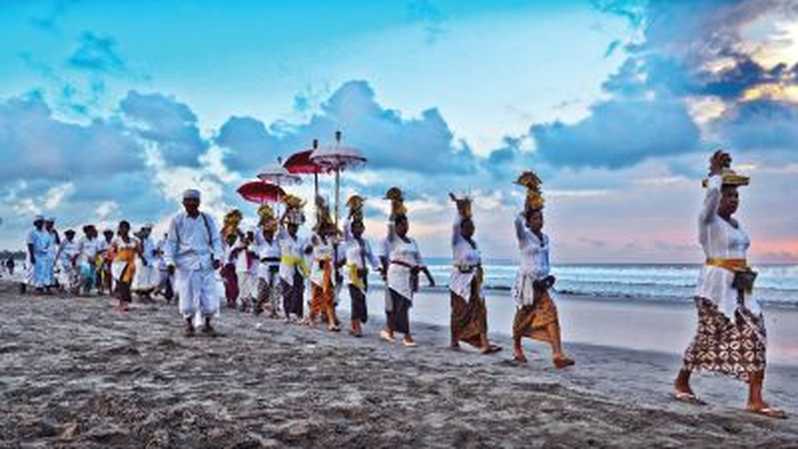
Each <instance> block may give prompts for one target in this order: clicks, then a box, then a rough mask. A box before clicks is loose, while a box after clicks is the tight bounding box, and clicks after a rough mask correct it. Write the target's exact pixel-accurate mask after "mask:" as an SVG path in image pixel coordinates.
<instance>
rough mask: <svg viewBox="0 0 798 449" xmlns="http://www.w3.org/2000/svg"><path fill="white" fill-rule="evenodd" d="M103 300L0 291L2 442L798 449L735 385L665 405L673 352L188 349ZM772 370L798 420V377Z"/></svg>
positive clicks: (258, 341)
mask: <svg viewBox="0 0 798 449" xmlns="http://www.w3.org/2000/svg"><path fill="white" fill-rule="evenodd" d="M111 304H112V303H111V301H110V300H109V299H108V298H79V299H63V298H58V297H34V296H24V297H21V296H19V295H18V294H16V292H15V289H14V287H13V286H11V285H9V284H0V447H3V448H5V447H8V448H17V447H20V448H23V447H24V448H34V447H41V448H51V447H55V448H59V447H62V448H109V447H125V448H127V447H130V448H167V447H169V448H195V447H201V448H261V447H289V446H293V447H319V448H320V447H332V448H344V447H358V448H394V447H441V448H444V447H465V448H477V447H484V448H503V447H506V448H513V447H518V448H521V447H523V448H536V447H546V448H557V447H622V448H633V447H641V448H642V447H647V448H648V447H719V446H721V445H722V446H723V447H726V448H732V447H750V446H755V445H756V446H759V447H768V448H772V447H798V420H796V419H790V420H787V421H775V420H770V419H766V418H761V417H757V416H752V415H750V414H747V413H745V412H743V411H742V410H741V406H742V400H743V398H744V386H743V385H742V384H741V383H739V382H737V381H734V380H730V379H724V378H716V377H702V378H698V379H696V385H695V386H696V388H697V389H698V390H699V391H700V392H701V393H702V394H703V395H704V397H705V398H706V399H707V400H709V401H710V402H711V403H712V404H713V405H710V406H707V407H694V406H689V405H685V404H681V403H677V402H675V401H673V400H671V399H669V397H668V393H669V392H670V381H671V378H672V376H673V374H674V373H675V370H676V369H677V368H678V366H679V361H678V357H676V356H674V355H669V354H664V353H656V352H643V351H634V350H628V349H618V348H610V347H603V346H591V345H584V344H572V345H569V350H570V352H571V354H572V355H574V356H575V357H576V359H577V363H578V364H577V366H576V367H574V368H570V369H567V370H565V371H556V370H554V369H553V368H552V367H551V364H550V362H549V360H548V357H549V353H548V349H547V348H545V347H544V346H542V345H539V344H528V345H527V349H528V357H529V358H530V363H529V365H528V366H523V367H518V366H516V365H515V364H514V363H512V362H511V361H510V360H509V358H510V356H511V353H510V350H509V349H510V348H509V341H507V339H506V338H503V337H497V338H496V339H497V340H498V341H499V343H501V344H503V345H504V346H505V351H503V352H501V353H499V354H498V355H493V356H480V355H478V354H476V353H475V352H474V351H471V350H464V351H462V352H459V353H455V352H452V351H450V350H448V349H446V345H447V343H448V334H449V331H448V329H447V328H441V327H438V326H431V325H424V324H418V323H415V324H414V330H415V333H416V338H417V340H418V342H419V344H420V347H418V348H414V349H406V348H403V347H402V346H401V345H398V344H395V345H390V344H387V343H383V342H381V341H380V340H378V339H377V338H376V333H377V330H378V329H379V326H380V324H381V322H379V320H377V319H373V320H372V321H370V322H369V324H368V326H367V331H368V333H369V335H368V336H367V337H366V338H363V339H353V338H352V337H349V336H348V335H346V334H345V333H341V334H330V333H327V332H326V331H322V330H319V329H316V330H313V329H308V328H305V327H299V326H288V325H285V324H283V323H282V322H280V321H271V320H267V319H262V318H261V319H256V318H254V317H252V316H251V315H248V314H240V313H237V312H231V311H227V310H225V311H223V316H222V317H221V319H220V320H219V323H218V329H219V331H220V332H222V333H223V334H224V335H223V336H221V337H218V338H207V337H197V338H193V339H186V338H184V337H182V334H181V322H180V318H179V317H178V316H177V311H176V307H175V306H174V305H172V306H165V305H163V304H158V305H142V304H136V305H135V306H134V308H133V310H132V311H131V312H129V313H127V314H122V313H118V312H115V311H113V310H112V309H111ZM370 306H371V307H372V310H371V311H372V313H375V314H376V313H377V312H379V310H380V306H381V305H380V303H379V301H375V300H373V299H372V300H370ZM417 318H418V317H417ZM768 375H769V379H768V396H769V397H770V398H771V400H772V401H773V402H774V403H776V404H778V405H779V406H781V407H784V408H786V409H787V410H788V411H792V412H793V413H798V398H797V397H796V396H798V395H796V392H798V391H797V390H796V387H795V385H798V369H796V368H794V367H787V366H778V365H776V366H773V367H771V368H769V373H768Z"/></svg>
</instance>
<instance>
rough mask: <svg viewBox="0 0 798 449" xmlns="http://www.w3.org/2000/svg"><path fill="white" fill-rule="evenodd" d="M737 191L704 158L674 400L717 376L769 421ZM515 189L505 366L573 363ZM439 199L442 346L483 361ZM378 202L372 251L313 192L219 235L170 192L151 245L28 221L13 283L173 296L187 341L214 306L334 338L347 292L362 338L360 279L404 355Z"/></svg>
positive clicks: (483, 322) (465, 250) (227, 223)
mask: <svg viewBox="0 0 798 449" xmlns="http://www.w3.org/2000/svg"><path fill="white" fill-rule="evenodd" d="M748 182H749V179H748V178H747V177H745V176H742V175H739V174H737V173H735V172H734V171H733V170H732V169H731V157H730V156H729V154H728V153H725V152H723V151H718V152H716V153H715V154H714V155H713V156H712V158H711V161H710V171H709V176H708V178H707V179H706V180H705V185H704V187H705V188H706V197H705V201H704V206H703V208H702V210H701V212H700V217H699V223H698V231H699V241H700V244H701V245H702V247H703V250H704V252H705V256H706V260H705V264H704V267H703V269H702V271H701V275H700V278H699V280H698V287H697V291H696V294H695V298H694V300H695V305H696V309H697V314H698V328H697V331H696V336H695V338H694V340H693V341H692V343H691V344H690V346H689V347H688V348H687V350H686V351H685V354H684V360H683V366H682V369H681V370H680V372H679V374H678V376H677V378H676V380H675V382H674V392H673V395H674V397H675V398H676V399H677V400H680V401H685V402H690V403H694V404H701V403H703V401H702V400H701V399H699V397H698V396H697V395H696V394H695V393H694V392H693V390H692V389H691V385H690V378H691V375H692V374H693V373H695V372H699V371H712V372H718V373H722V374H726V375H730V376H733V377H735V378H737V379H740V380H742V381H743V382H745V383H747V384H748V386H749V397H748V402H747V409H748V410H749V411H750V412H753V413H757V414H761V415H764V416H768V417H777V418H781V417H784V416H785V414H784V412H783V411H781V410H778V409H776V408H775V407H772V406H770V405H769V404H768V403H767V402H765V401H764V399H763V397H762V385H763V381H764V377H765V366H766V348H767V333H766V330H765V326H764V317H763V312H762V309H761V307H760V306H759V304H758V303H757V301H756V298H755V296H754V295H753V294H752V293H753V288H754V280H755V278H756V273H755V272H754V271H753V270H752V269H751V268H750V266H749V265H748V262H747V261H746V251H747V249H748V247H749V246H750V238H749V236H748V234H746V233H745V231H744V230H743V228H742V226H741V225H740V223H739V222H737V221H736V220H735V219H734V218H733V214H734V213H735V212H736V211H737V209H738V207H739V204H740V199H739V194H738V188H739V187H741V186H745V185H747V184H748ZM516 184H519V185H521V186H523V187H525V188H526V196H525V201H524V204H523V206H522V208H521V210H520V211H519V212H518V213H517V214H516V215H515V217H514V230H515V239H516V242H517V245H518V250H519V256H518V260H519V267H518V272H517V275H516V279H515V283H514V285H513V287H512V290H511V297H512V299H513V301H514V303H515V309H516V310H515V317H514V319H513V322H512V323H508V330H510V331H511V335H512V342H513V348H512V357H513V360H514V361H516V362H517V363H527V358H526V356H525V354H524V348H523V339H524V338H530V339H533V340H538V341H541V342H545V343H546V344H548V345H549V346H550V348H551V355H552V363H553V365H554V366H555V367H556V368H557V369H563V368H567V367H571V366H573V365H575V363H576V362H575V360H574V359H573V358H572V357H570V356H569V355H567V352H566V350H565V348H564V347H563V343H562V341H563V338H562V327H561V325H560V319H561V317H560V315H559V314H558V308H557V299H556V288H555V286H556V285H557V279H556V278H555V276H554V275H553V273H552V267H551V260H550V248H551V239H550V237H549V235H548V234H546V233H544V232H543V228H544V206H545V200H544V197H543V192H542V190H541V185H542V181H541V180H540V178H539V177H538V176H537V175H536V174H535V173H534V172H532V171H526V172H523V173H522V174H521V175H520V176H519V178H518V179H517V181H516ZM450 198H451V200H452V202H453V204H454V211H453V212H454V214H453V224H452V228H451V250H452V271H451V276H450V278H449V282H448V290H449V295H450V299H451V325H450V327H451V329H450V332H451V342H450V346H451V349H453V350H461V343H466V344H468V345H470V346H473V347H474V348H476V349H477V350H478V351H479V352H480V353H482V354H493V353H496V352H498V351H501V350H502V348H501V347H500V346H498V345H495V344H493V343H491V341H490V338H489V334H488V324H487V323H488V319H487V316H488V307H487V305H486V289H485V276H486V267H485V266H484V265H483V261H482V255H481V252H480V247H479V245H478V244H477V241H476V239H475V233H476V224H475V217H474V216H473V214H472V207H471V199H470V198H468V197H457V196H456V195H454V194H450ZM385 200H388V201H389V202H390V214H389V216H388V219H387V226H386V230H385V238H384V239H382V241H381V242H379V243H380V244H379V245H378V246H377V247H376V248H377V249H378V251H377V252H375V251H374V250H373V249H372V248H373V247H372V243H371V242H370V241H369V240H368V239H367V238H366V237H365V236H364V233H365V231H366V227H365V223H364V219H363V205H364V202H365V198H364V197H361V196H359V195H352V196H351V197H350V198H349V199H348V201H347V202H346V205H347V206H348V208H349V212H348V214H347V217H346V219H345V220H343V223H342V226H339V223H338V216H337V209H336V214H335V217H333V216H332V214H331V211H330V206H329V205H328V204H327V203H326V202H325V201H324V199H323V198H322V197H321V196H316V197H315V199H314V204H313V206H314V207H313V209H314V218H315V221H314V222H313V223H312V227H311V228H310V229H307V230H303V229H302V228H303V227H305V226H306V225H307V221H308V220H307V218H306V214H305V211H304V209H305V206H306V204H305V202H304V201H303V200H301V199H300V198H299V197H296V196H294V195H291V194H286V195H284V196H283V197H282V198H280V201H279V202H277V203H276V204H275V205H274V206H272V205H269V204H265V203H264V204H261V205H260V207H259V208H258V210H257V220H256V221H257V226H255V227H251V228H247V229H242V225H241V223H242V221H243V218H244V215H243V214H242V212H241V211H239V210H233V211H230V212H229V213H228V214H227V215H226V216H225V217H224V221H223V225H222V226H221V227H218V226H217V222H216V219H215V218H214V217H212V216H211V215H210V214H208V213H206V212H203V211H202V210H201V193H200V192H199V191H198V190H193V189H192V190H187V191H185V192H184V193H183V195H182V206H183V210H182V211H180V212H179V213H177V214H176V215H175V216H174V217H173V218H172V219H171V220H170V221H169V224H168V230H167V232H166V234H165V236H164V238H163V239H162V240H161V241H160V242H155V241H153V239H152V237H151V233H152V231H153V227H154V226H153V225H152V224H146V225H144V226H142V227H141V228H140V229H139V230H138V231H136V232H132V231H131V226H130V224H129V223H128V222H127V221H121V222H120V223H119V225H118V227H117V229H116V230H115V231H111V230H109V229H107V230H104V232H103V235H102V236H100V235H99V233H98V231H97V229H96V228H95V226H93V225H86V226H84V227H83V228H82V229H81V231H82V235H81V236H80V237H77V236H76V231H75V230H73V229H68V230H65V231H64V233H63V236H62V235H61V234H59V232H58V231H57V230H56V227H55V218H53V217H48V218H45V217H43V216H36V217H35V218H34V220H33V229H32V230H31V231H30V232H29V233H28V235H27V238H26V245H27V252H28V267H29V270H28V273H27V279H26V281H25V282H24V283H23V287H24V289H25V290H30V291H33V292H35V293H37V294H47V293H52V292H53V290H55V289H59V290H63V291H65V292H69V293H71V294H75V295H86V294H89V293H90V292H92V291H96V292H97V293H98V294H102V293H105V292H107V293H110V294H112V295H113V297H114V298H116V300H117V301H118V304H117V307H118V309H119V310H120V311H123V312H128V311H129V310H130V303H131V302H132V301H133V299H134V295H135V296H138V297H139V298H140V299H141V300H142V301H144V302H149V301H152V300H153V298H155V297H157V296H160V297H162V298H164V299H165V300H166V301H167V302H170V301H171V300H172V299H173V298H177V301H178V310H179V313H180V315H181V317H182V319H183V324H184V329H185V330H184V332H185V335H186V336H187V337H191V336H194V335H195V334H196V332H197V330H198V329H199V331H200V332H202V333H204V334H208V335H215V334H216V330H215V328H214V326H213V320H214V319H215V318H216V317H218V316H219V312H220V306H221V301H222V298H225V299H226V303H227V305H228V307H229V308H232V309H235V310H238V311H241V312H251V313H253V314H254V315H256V316H261V315H263V316H265V317H266V318H268V319H277V318H280V319H284V320H285V322H286V323H290V324H300V325H306V326H311V327H312V326H318V325H319V324H320V323H323V325H324V326H325V327H326V329H327V330H328V331H330V332H338V331H340V330H341V322H340V320H339V318H338V313H337V310H336V309H337V306H338V304H339V297H340V296H342V294H344V293H348V295H349V300H350V314H349V320H350V323H349V329H348V331H349V334H350V335H351V336H353V337H357V338H360V337H363V336H364V335H365V332H366V331H365V330H364V325H365V324H366V323H367V322H368V320H369V306H368V298H369V295H368V293H369V292H370V291H371V290H370V287H371V286H370V283H369V281H370V279H369V278H370V275H372V277H373V276H379V277H381V278H382V280H383V282H384V311H385V326H384V328H383V329H382V330H380V331H379V333H378V335H379V338H380V339H382V340H384V341H387V342H391V343H395V342H396V341H397V338H399V337H401V340H400V341H401V344H402V345H403V346H404V347H408V348H412V347H415V346H417V344H418V343H417V342H416V341H415V339H414V338H413V334H412V331H411V320H410V317H411V314H410V311H411V309H412V307H413V303H414V301H415V298H416V294H417V293H418V291H419V288H420V279H419V278H420V276H421V275H424V277H425V278H426V281H427V283H428V284H429V285H430V286H434V285H435V279H434V278H433V276H432V274H431V272H430V270H429V268H428V267H427V266H426V264H425V262H424V258H423V257H422V252H421V248H420V245H419V244H418V242H417V241H416V240H415V239H414V238H413V237H411V226H410V218H409V216H410V213H409V211H408V210H407V207H406V206H405V203H404V196H403V192H402V190H401V189H400V188H398V187H392V188H391V189H389V190H388V192H387V193H386V195H385ZM336 206H337V204H336ZM307 231H309V232H307ZM306 233H307V234H309V237H308V238H305V237H304V235H305V234H306ZM344 286H345V287H346V288H345V289H344ZM510 324H511V326H510Z"/></svg>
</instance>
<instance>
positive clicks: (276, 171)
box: [258, 159, 302, 186]
mask: <svg viewBox="0 0 798 449" xmlns="http://www.w3.org/2000/svg"><path fill="white" fill-rule="evenodd" d="M278 161H279V159H278ZM258 179H260V180H261V181H264V182H269V183H272V184H275V185H278V186H288V185H293V184H301V183H302V179H301V178H300V177H299V176H297V175H294V174H291V173H289V172H288V170H286V169H285V167H283V165H282V164H281V163H279V162H278V163H277V164H271V165H267V166H266V167H264V168H263V169H261V171H260V173H258Z"/></svg>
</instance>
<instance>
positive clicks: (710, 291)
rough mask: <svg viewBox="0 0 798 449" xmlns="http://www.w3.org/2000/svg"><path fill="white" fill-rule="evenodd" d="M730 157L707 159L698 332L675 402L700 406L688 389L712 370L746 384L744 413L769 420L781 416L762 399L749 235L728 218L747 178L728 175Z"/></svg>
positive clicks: (762, 348)
mask: <svg viewBox="0 0 798 449" xmlns="http://www.w3.org/2000/svg"><path fill="white" fill-rule="evenodd" d="M730 167H731V157H730V156H729V155H728V154H727V153H725V152H723V151H720V150H719V151H717V152H715V154H713V155H712V158H711V159H710V171H709V179H707V180H706V181H705V187H707V193H706V198H705V199H704V206H703V208H702V210H701V214H700V216H699V222H698V232H699V241H700V243H701V246H702V247H703V249H704V254H705V256H706V263H705V264H704V267H703V268H702V270H701V275H700V277H699V279H698V286H697V289H696V296H695V303H696V308H697V310H698V329H697V331H696V335H695V338H694V339H693V341H692V343H690V345H689V346H688V347H687V350H686V351H685V354H684V364H683V366H682V369H681V371H679V375H678V376H677V377H676V380H675V382H674V390H675V391H674V396H675V398H676V399H678V400H680V401H684V402H689V403H693V404H703V401H701V400H700V399H698V398H697V397H696V395H695V393H693V390H692V389H691V388H690V375H691V374H692V373H693V372H694V371H714V372H717V373H721V374H725V375H729V376H732V377H735V378H737V379H740V380H742V381H743V382H746V383H747V384H748V403H747V406H746V410H747V411H749V412H751V413H756V414H760V415H764V416H768V417H772V418H785V417H786V414H785V413H784V412H783V411H781V410H778V409H776V408H773V407H771V406H770V405H768V404H767V403H766V402H765V401H764V399H763V398H762V384H763V382H764V379H765V365H766V348H767V332H766V330H765V318H764V315H763V313H762V309H761V307H760V306H759V303H758V302H757V300H756V298H755V297H754V296H753V295H752V294H751V293H752V290H753V284H754V279H755V277H756V273H755V272H754V271H752V270H751V268H749V266H748V263H747V261H746V252H747V250H748V247H749V246H750V245H751V240H750V238H749V237H748V234H747V233H746V232H745V231H744V230H743V229H742V226H741V225H740V223H739V222H737V220H735V219H734V218H732V216H733V215H734V213H735V212H736V211H737V208H738V207H739V204H740V200H739V195H738V192H737V188H738V186H744V185H748V178H747V177H744V176H740V175H737V174H736V173H734V171H732V170H731V168H730Z"/></svg>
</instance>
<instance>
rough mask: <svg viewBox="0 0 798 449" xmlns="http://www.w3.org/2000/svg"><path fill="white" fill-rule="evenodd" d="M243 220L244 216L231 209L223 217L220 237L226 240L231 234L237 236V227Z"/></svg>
mask: <svg viewBox="0 0 798 449" xmlns="http://www.w3.org/2000/svg"><path fill="white" fill-rule="evenodd" d="M243 218H244V216H243V215H242V214H241V211H240V210H238V209H233V210H231V211H230V212H228V213H226V214H225V215H224V226H222V237H224V238H225V239H227V238H228V237H230V235H232V234H236V235H238V234H239V233H240V232H239V230H238V225H239V223H241V220H242V219H243Z"/></svg>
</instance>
